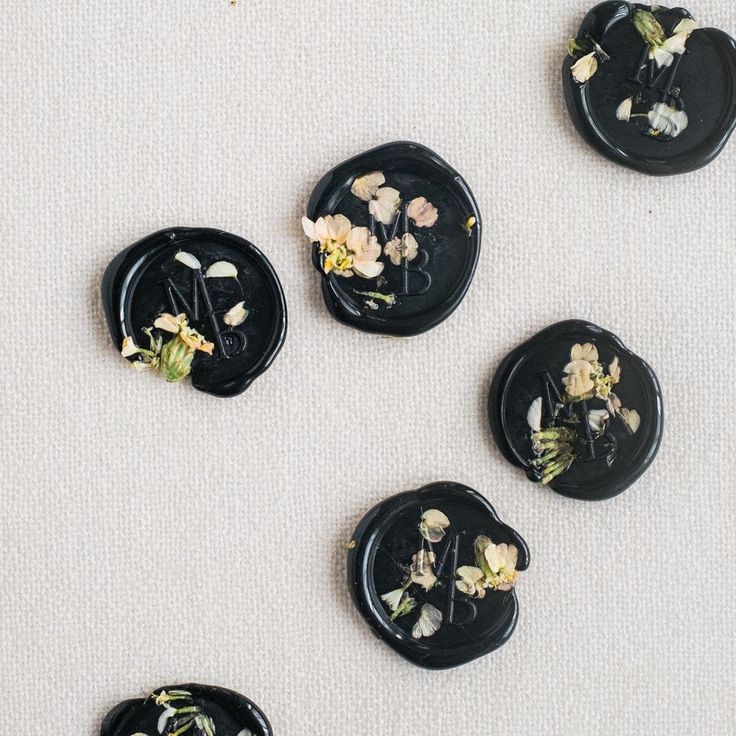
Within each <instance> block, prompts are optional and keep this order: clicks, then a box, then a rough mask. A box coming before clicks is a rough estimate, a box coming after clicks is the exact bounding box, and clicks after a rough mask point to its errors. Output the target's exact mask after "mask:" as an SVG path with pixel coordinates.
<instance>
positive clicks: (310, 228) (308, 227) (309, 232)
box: [302, 217, 319, 243]
mask: <svg viewBox="0 0 736 736" xmlns="http://www.w3.org/2000/svg"><path fill="white" fill-rule="evenodd" d="M302 230H304V234H305V235H306V236H307V237H308V238H309V242H310V243H314V241H315V240H319V238H318V237H317V234H316V232H315V229H314V223H313V222H312V221H311V220H310V219H309V218H308V217H302Z"/></svg>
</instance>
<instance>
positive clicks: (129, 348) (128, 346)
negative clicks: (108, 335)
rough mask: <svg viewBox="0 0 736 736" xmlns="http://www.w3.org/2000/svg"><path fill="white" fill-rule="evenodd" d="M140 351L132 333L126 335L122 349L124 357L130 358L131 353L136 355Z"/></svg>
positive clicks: (121, 352)
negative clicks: (131, 335)
mask: <svg viewBox="0 0 736 736" xmlns="http://www.w3.org/2000/svg"><path fill="white" fill-rule="evenodd" d="M137 352H138V346H137V345H136V344H135V343H134V342H133V338H132V337H130V335H126V336H125V337H124V338H123V346H122V348H121V350H120V354H121V355H122V356H123V358H129V357H130V356H131V355H135V354H136V353H137Z"/></svg>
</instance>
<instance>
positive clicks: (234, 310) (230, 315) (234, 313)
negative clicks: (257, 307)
mask: <svg viewBox="0 0 736 736" xmlns="http://www.w3.org/2000/svg"><path fill="white" fill-rule="evenodd" d="M244 304H245V302H238V303H237V304H235V305H234V306H232V307H230V309H228V310H227V312H225V314H224V315H223V317H222V321H223V322H224V323H225V324H226V325H230V326H231V327H237V326H238V325H242V324H243V322H245V318H246V317H247V316H248V310H247V309H245V308H244V306H243V305H244Z"/></svg>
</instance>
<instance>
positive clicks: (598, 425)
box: [588, 409, 611, 434]
mask: <svg viewBox="0 0 736 736" xmlns="http://www.w3.org/2000/svg"><path fill="white" fill-rule="evenodd" d="M610 416H611V415H610V414H609V413H608V411H607V410H606V409H591V410H590V411H589V412H588V424H589V425H590V428H591V429H592V430H593V431H594V432H595V433H596V434H603V431H604V430H605V428H606V425H607V424H608V420H609V419H610Z"/></svg>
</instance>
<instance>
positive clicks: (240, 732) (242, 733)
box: [238, 728, 253, 736]
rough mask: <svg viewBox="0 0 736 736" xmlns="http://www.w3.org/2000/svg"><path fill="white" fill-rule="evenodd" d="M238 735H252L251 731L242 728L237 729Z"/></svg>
mask: <svg viewBox="0 0 736 736" xmlns="http://www.w3.org/2000/svg"><path fill="white" fill-rule="evenodd" d="M238 736H253V731H250V730H249V729H247V728H244V729H243V730H242V731H238Z"/></svg>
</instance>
